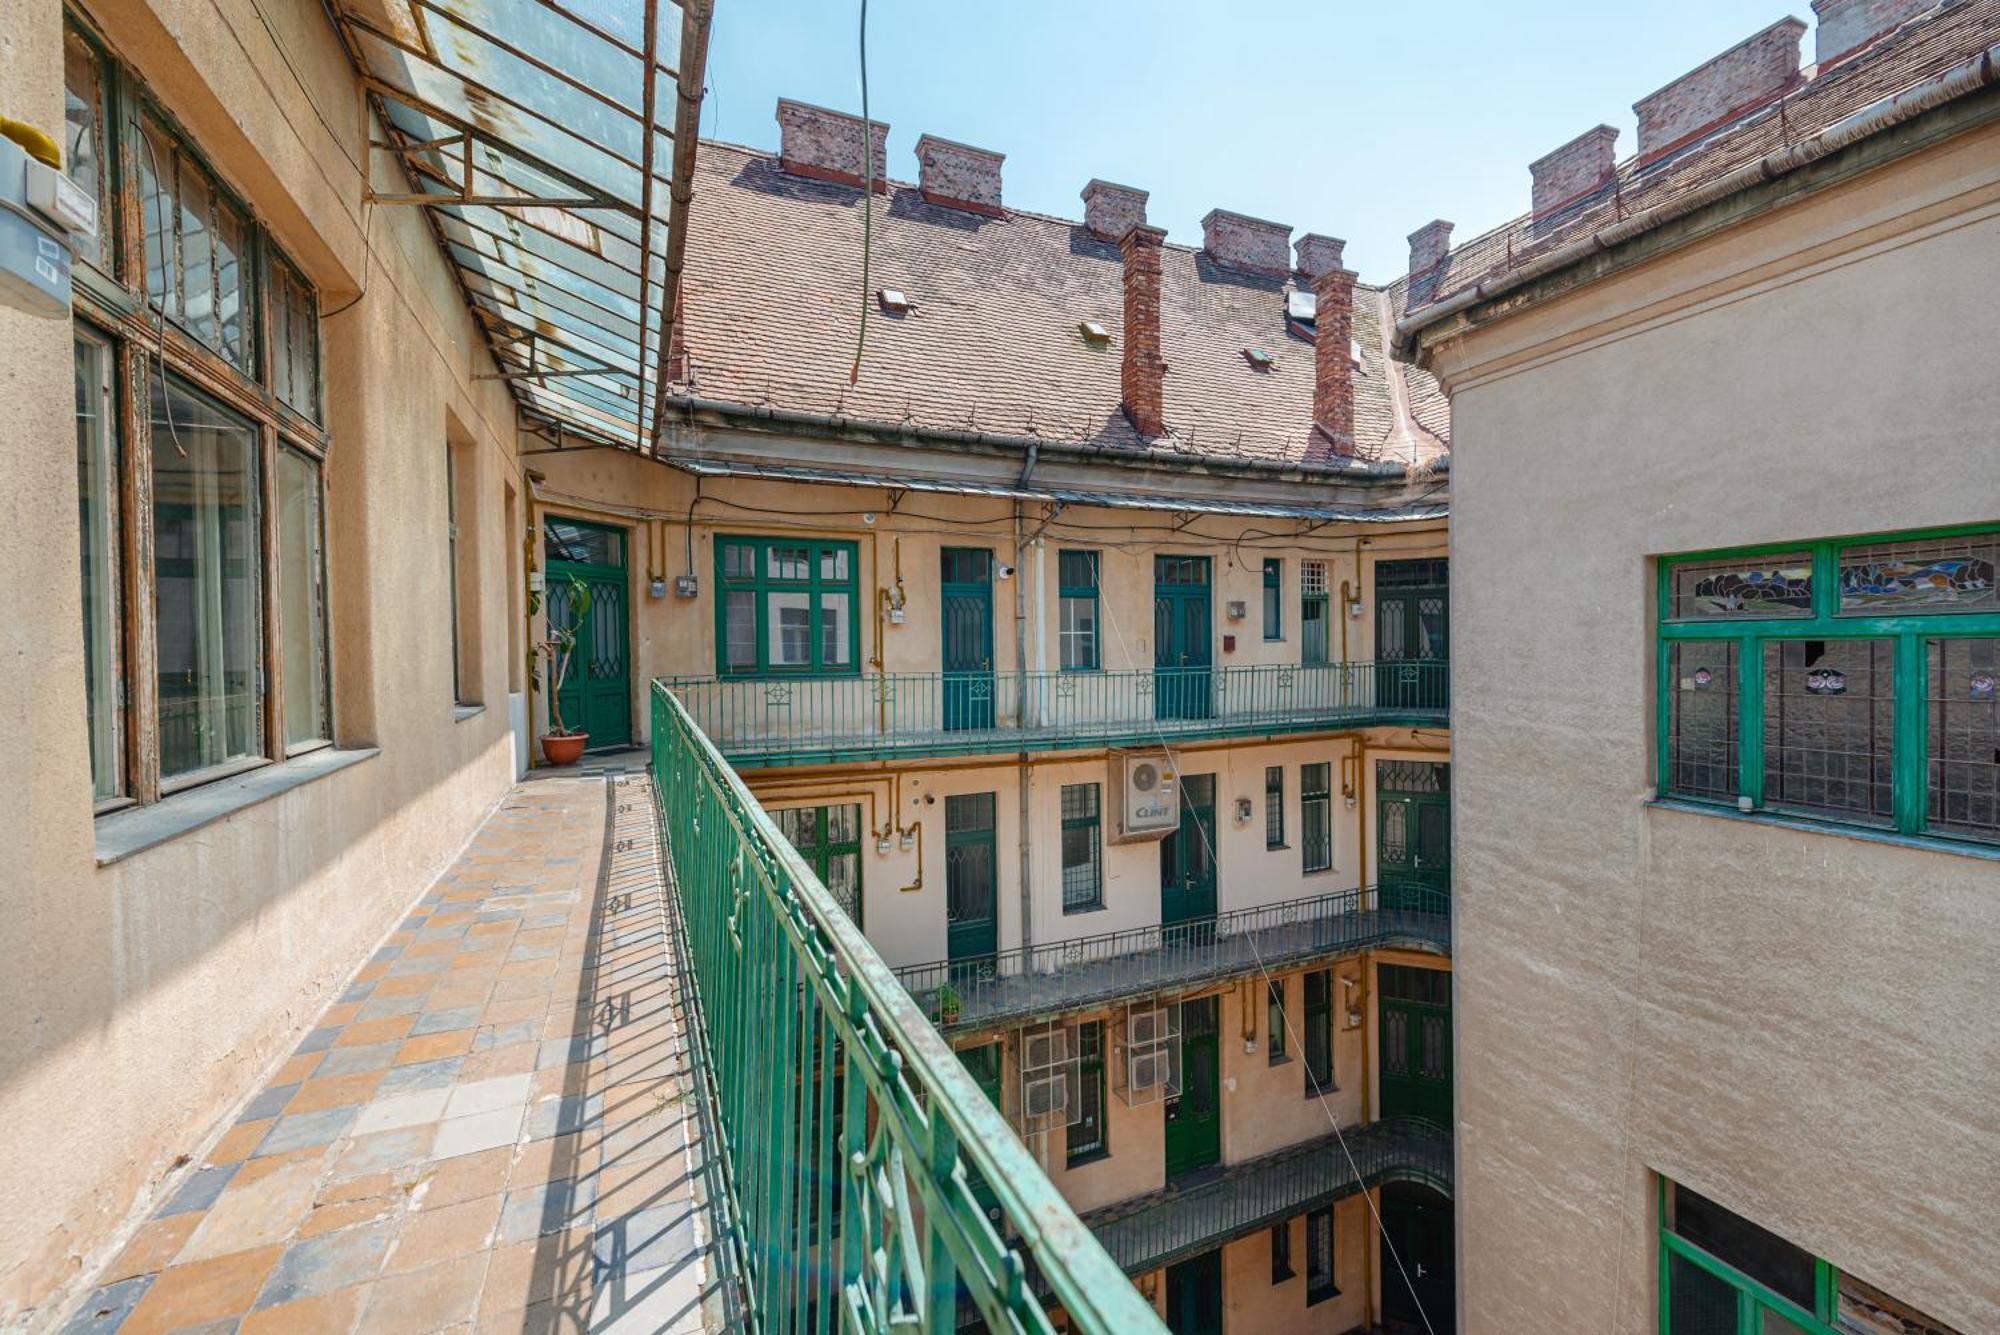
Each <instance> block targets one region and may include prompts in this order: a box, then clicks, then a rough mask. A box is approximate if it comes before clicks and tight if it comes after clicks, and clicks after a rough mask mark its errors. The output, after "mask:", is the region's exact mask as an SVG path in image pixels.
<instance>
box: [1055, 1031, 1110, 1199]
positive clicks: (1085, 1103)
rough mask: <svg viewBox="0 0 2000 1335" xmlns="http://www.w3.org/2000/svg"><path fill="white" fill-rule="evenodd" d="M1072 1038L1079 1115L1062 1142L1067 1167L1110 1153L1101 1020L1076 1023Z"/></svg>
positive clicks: (1093, 1160) (1077, 1165) (1085, 1162)
mask: <svg viewBox="0 0 2000 1335" xmlns="http://www.w3.org/2000/svg"><path fill="white" fill-rule="evenodd" d="M1074 1038H1075V1043H1076V1095H1077V1105H1076V1106H1077V1114H1078V1115H1077V1120H1076V1121H1074V1122H1072V1123H1071V1124H1070V1127H1069V1132H1068V1135H1067V1137H1066V1140H1065V1144H1064V1153H1063V1166H1064V1167H1066V1168H1076V1167H1079V1166H1081V1165H1083V1164H1087V1163H1092V1162H1095V1161H1096V1160H1098V1159H1102V1158H1104V1157H1105V1156H1106V1155H1108V1154H1110V1153H1111V1143H1110V1140H1109V1139H1108V1137H1107V1136H1106V1133H1105V1126H1104V1112H1105V1101H1104V1022H1103V1021H1102V1020H1092V1021H1090V1022H1088V1023H1087V1024H1080V1025H1077V1026H1076V1029H1075V1034H1074Z"/></svg>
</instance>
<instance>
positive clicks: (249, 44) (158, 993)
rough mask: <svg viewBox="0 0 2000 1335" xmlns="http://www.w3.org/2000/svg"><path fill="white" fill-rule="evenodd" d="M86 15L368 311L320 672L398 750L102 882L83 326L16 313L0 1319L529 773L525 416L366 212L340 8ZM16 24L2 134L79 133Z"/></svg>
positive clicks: (388, 233) (303, 249)
mask: <svg viewBox="0 0 2000 1335" xmlns="http://www.w3.org/2000/svg"><path fill="white" fill-rule="evenodd" d="M260 9H261V11H262V15H263V18H264V19H267V20H268V21H269V22H270V24H271V27H272V29H273V30H275V36H274V32H273V31H272V30H267V28H266V27H265V23H264V22H263V21H260V17H259V10H260ZM89 11H90V13H91V15H92V17H93V18H94V19H95V20H97V21H98V22H99V23H100V24H101V26H102V27H103V29H104V31H105V34H106V36H107V37H108V38H109V40H110V42H111V43H112V45H113V46H114V47H115V48H116V49H117V51H118V53H119V54H120V55H121V56H123V57H124V58H125V59H127V60H128V61H129V62H131V63H132V64H133V65H135V66H136V67H137V68H138V70H139V71H140V73H141V75H142V76H143V77H144V78H145V79H146V81H147V82H148V83H149V85H150V86H151V88H152V90H153V91H154V93H155V94H156V95H157V96H158V97H159V98H160V99H161V101H162V102H163V103H164V105H165V106H166V107H167V108H168V109H169V110H170V111H171V113H172V114H173V115H174V116H176V117H177V118H178V119H179V120H180V121H181V122H182V123H183V124H184V125H185V126H186V127H187V128H188V130H189V131H190V133H191V134H192V135H193V136H194V137H195V139H196V141H197V142H198V143H199V144H200V146H201V148H202V149H203V151H204V152H205V153H206V154H207V155H208V156H209V157H210V159H211V160H212V161H213V163H214V164H215V166H216V167H217V169H218V170H219V171H220V173H221V174H222V175H223V176H224V177H225V178H226V179H227V180H228V182H229V183H230V184H231V186H232V187H234V188H235V189H236V190H237V191H238V192H239V193H240V194H241V195H242V196H243V197H244V198H245V199H246V200H247V201H248V202H249V204H250V205H251V207H252V208H253V210H254V211H255V212H256V213H257V214H258V216H259V218H260V220H261V221H262V222H264V223H265V225H267V226H269V227H270V228H271V229H272V230H273V231H274V232H275V233H276V234H277V235H278V237H279V238H280V240H281V242H282V243H283V245H284V246H285V248H286V249H287V250H288V252H289V253H290V254H291V256H292V257H293V258H294V259H295V260H297V261H298V262H299V263H300V264H301V265H302V266H303V267H304V269H305V271H306V273H307V274H308V276H309V277H310V278H311V279H312V280H313V281H314V282H315V283H316V284H317V285H318V286H319V287H320V290H321V303H322V309H323V310H325V311H328V312H333V311H336V310H338V309H339V308H340V307H342V306H343V305H345V304H346V303H348V302H350V301H353V302H354V304H352V305H351V306H347V308H346V309H345V310H344V311H341V312H340V313H338V314H331V315H330V316H329V318H327V319H326V320H325V321H324V323H323V326H322V337H323V339H324V343H325V370H326V377H327V379H326V394H325V400H326V402H327V405H328V414H329V416H328V427H329V431H330V435H331V445H330V448H329V454H328V462H327V468H326V516H327V528H328V533H327V544H328V549H327V564H328V576H327V580H328V598H329V607H330V614H331V620H332V631H331V641H332V651H331V658H332V678H333V690H334V697H335V719H336V732H337V737H338V741H339V743H340V744H341V745H343V746H356V747H358V746H367V745H379V746H381V747H382V754H381V755H379V756H377V757H376V758H374V759H372V760H368V761H365V762H363V763H361V764H359V765H357V766H355V767H353V768H350V769H346V770H343V771H341V772H339V773H336V774H333V775H331V776H328V777H325V778H322V779H319V780H317V781H315V782H312V783H309V784H307V785H305V786H304V787H300V788H297V789H294V790H292V791H291V792H289V793H286V794H284V795H282V796H279V797H276V798H273V799H271V800H268V801H265V802H263V803H261V804H259V805H256V806H252V807H249V808H247V809H244V810H241V811H239V812H237V813H235V814H233V815H231V816H229V817H227V818H225V819H223V820H221V821H219V822H217V823H215V824H211V825H208V826H206V827H204V828H202V829H199V830H197V831H194V832H192V833H190V834H187V835H184V836H181V837H179V838H176V839H173V840H170V841H168V842H166V843H164V844H161V845H158V846H155V847H153V848H150V849H148V850H146V851H143V852H140V853H137V854H135V855H133V856H131V857H129V858H127V859H125V860H122V861H118V862H115V863H112V864H111V865H109V866H106V867H103V868H99V867H98V865H97V863H96V859H95V856H94V841H93V822H92V817H91V802H90V782H89V762H88V753H87V724H86V719H85V709H84V671H83V637H82V626H81V610H80V606H81V605H80V599H79V593H78V586H79V576H78V537H77V528H76V524H77V521H76V514H77V482H76V469H75V462H74V460H75V455H74V451H73V440H74V427H73V424H72V421H71V411H72V404H73V391H72V386H71V371H70V354H69V328H68V324H67V322H64V321H46V320H44V321H37V320H30V319H27V318H26V317H24V316H21V315H19V314H17V313H14V312H12V311H10V310H4V309H0V345H4V346H5V347H6V349H7V354H6V355H5V356H4V357H0V386H4V389H5V392H4V393H0V473H4V475H5V476H6V478H7V479H8V483H7V486H6V487H5V488H4V489H0V494H3V495H4V500H0V505H4V507H5V516H6V522H5V523H4V524H0V570H5V571H7V572H8V574H7V576H6V577H5V578H4V579H0V625H5V626H7V627H9V628H10V629H9V630H8V631H7V632H6V633H7V636H8V641H7V643H8V652H7V653H5V654H4V655H0V728H4V730H5V735H6V736H7V737H8V738H9V739H10V742H11V744H10V745H9V746H8V747H7V748H5V750H4V752H0V825H4V826H5V828H6V829H7V830H8V832H9V836H10V837H9V841H8V848H7V857H6V864H7V870H6V871H5V872H4V873H0V940H4V941H6V942H7V943H8V952H9V953H8V962H7V967H6V968H5V969H4V970H0V1324H6V1323H7V1322H8V1321H9V1320H12V1319H19V1318H23V1317H26V1316H28V1315H29V1314H31V1313H33V1312H36V1311H40V1312H43V1313H44V1314H46V1313H47V1311H48V1310H49V1308H50V1306H51V1305H52V1303H53V1302H54V1301H55V1300H56V1298H57V1296H58V1295H59V1293H60V1291H61V1289H62V1286H64V1285H65V1284H68V1283H70V1282H72V1281H74V1280H76V1279H77V1278H78V1277H79V1276H80V1275H82V1274H84V1273H86V1272H87V1271H88V1270H89V1268H90V1266H91V1262H92V1258H93V1254H94V1253H98V1252H101V1251H102V1250H103V1249H104V1248H106V1247H107V1246H108V1245H109V1244H110V1242H111V1241H112V1239H113V1237H114V1236H115V1234H116V1232H117V1230H118V1228H119V1226H120V1224H121V1221H124V1220H126V1219H127V1218H128V1217H130V1215H131V1213H132V1212H133V1211H134V1210H135V1209H138V1210H143V1209H144V1208H146V1202H147V1200H148V1197H149V1194H150V1193H152V1192H154V1191H155V1190H157V1189H159V1188H161V1187H162V1186H163V1185H170V1178H169V1171H170V1168H171V1166H172V1165H173V1164H174V1163H175V1162H176V1161H177V1160H179V1159H184V1158H185V1157H187V1156H191V1155H195V1154H196V1153H197V1152H198V1151H199V1149H200V1148H201V1142H202V1139H203V1137H204V1136H205V1134H206V1133H207V1132H208V1130H209V1129H210V1128H211V1127H212V1126H213V1125H214V1124H215V1122H216V1119H217V1118H218V1117H220V1116H221V1115H223V1114H224V1113H226V1112H227V1111H228V1110H229V1108H230V1106H231V1104H232V1101H233V1100H235V1099H236V1098H237V1097H238V1096H239V1095H240V1094H241V1093H242V1092H243V1091H245V1090H247V1089H251V1088H254V1087H255V1085H256V1083H257V1080H256V1077H257V1075H258V1073H259V1072H261V1071H262V1070H263V1069H264V1068H265V1067H267V1066H268V1065H269V1064H271V1063H272V1062H273V1061H274V1060H276V1059H277V1058H279V1057H280V1056H282V1055H283V1054H285V1053H287V1052H289V1051H290V1049H291V1047H292V1046H293V1044H294V1043H295V1041H296V1039H297V1037H298V1035H299V1034H300V1032H301V1031H302V1030H303V1028H304V1027H305V1026H306V1025H308V1024H309V1023H310V1022H311V1020H312V1018H313V1017H314V1016H316V1015H317V1014H318V1013H319V1011H320V1009H321V1008H322V1007H323V1006H324V1004H325V1003H326V1002H327V1000H328V999H329V997H330V996H331V995H332V994H333V993H334V992H336V991H337V990H338V989H339V988H340V986H341V985H342V983H343V980H344V979H345V977H346V976H347V975H348V974H349V973H350V972H351V970H352V969H353V968H354V967H356V966H357V965H358V964H359V963H360V962H361V960H362V959H363V958H364V957H365V955H366V954H367V952H368V951H369V950H370V949H371V948H372V947H373V945H374V943H375V942H376V941H377V940H378V939H379V938H380V936H381V934H382V933H384V932H385V931H386V930H387V929H388V928H389V927H390V926H391V925H392V923H393V921H394V920H395V919H396V918H397V917H398V916H399V915H400V912H401V910H402V909H403V908H404V906H405V905H406V904H407V903H408V902H409V900H410V899H412V898H413V897H414V896H415V895H416V894H417V893H419V892H420V890H421V889H422V887H423V886H424V885H425V884H426V882H427V881H428V880H429V878H430V877H431V876H432V875H433V874H434V873H435V872H436V871H437V870H438V869H439V868H440V867H441V866H442V865H443V864H444V863H445V862H446V861H447V860H448V859H449V857H450V856H451V855H452V854H453V853H454V852H455V851H456V850H457V848H458V847H459V846H460V845H461V843H462V842H463V840H464V839H465V837H466V836H467V835H468V834H469V833H470V830H471V828H472V826H473V824H474V822H475V821H476V820H477V819H478V818H479V817H480V816H481V815H482V814H483V813H484V812H485V811H486V810H488V809H489V808H490V807H491V805H492V804H493V802H494V801H495V800H496V799H497V798H498V797H499V795H500V794H501V793H502V792H503V791H504V790H505V787H506V785H507V782H508V780H509V778H510V776H511V773H512V759H511V755H510V749H511V748H510V741H509V737H508V734H507V731H506V718H507V710H506V702H507V690H508V683H509V668H508V661H507V660H508V658H509V657H510V654H509V626H508V621H509V618H510V613H509V610H508V603H507V601H506V599H507V598H508V591H509V589H510V587H512V588H515V589H517V588H518V581H516V582H515V583H514V584H513V585H512V586H510V582H509V575H510V572H509V565H510V563H511V562H512V561H513V560H514V559H515V556H516V554H517V551H518V549H517V548H515V547H514V546H513V543H512V541H511V535H510V534H509V533H508V531H507V530H508V528H509V525H508V523H507V521H506V520H505V519H504V518H503V517H502V507H503V504H504V497H505V495H506V490H507V488H509V487H510V486H511V487H512V488H514V490H515V491H516V493H517V494H518V493H519V492H520V490H521V482H520V479H519V475H518V467H517V464H516V460H515V442H514V432H513V410H512V405H511V403H510V401H509V400H508V397H507V396H506V394H505V392H504V391H503V390H501V389H500V388H499V387H498V386H497V385H495V384H491V383H489V384H483V385H475V384H473V383H472V382H471V381H470V379H469V377H470V375H471V374H472V373H473V372H475V371H477V370H480V369H488V367H489V364H488V363H487V361H486V358H485V354H484V352H483V349H482V346H481V343H480V340H479V336H478V334H477V331H476V330H475V329H474V327H473V326H472V324H471V321H470V319H469V318H468V316H467V313H466V311H465V309H464V305H463V302H462V300H461V299H460V297H459V296H458V294H457V292H456V289H455V288H454V287H453V285H452V283H451V280H450V278H449V275H448V273H447V271H446V270H445V269H444V267H443V265H442V263H441V261H440V259H439V257H438V255H437V251H436V245H435V242H434V241H433V239H432V237H431V236H430V234H429V232H428V230H427V228H426V227H425V225H424V223H423V220H422V219H421V217H419V216H418V215H417V214H415V213H414V212H413V211H401V210H395V209H388V208H371V209H366V210H364V208H363V206H362V202H361V184H360V180H359V178H358V175H357V173H356V170H355V168H354V166H353V164H352V163H351V161H350V160H349V158H348V156H347V155H348V154H350V153H358V152H359V151H360V150H359V144H360V142H361V137H362V136H361V131H360V126H359V125H358V124H357V123H356V105H357V104H356V100H355V96H354V87H353V82H352V76H351V72H350V69H349V66H348V64H347V60H346V57H345V55H344V53H343V52H342V50H341V48H340V46H339V44H338V42H337V40H336V38H335V36H334V34H333V32H332V30H331V28H330V27H329V26H328V24H327V22H326V20H325V17H324V15H322V14H321V13H320V11H319V10H318V9H317V8H316V7H313V6H303V5H301V6H270V5H263V6H253V5H252V4H250V3H249V2H248V0H212V2H211V0H204V2H203V3H169V2H168V0H161V3H159V4H158V5H156V6H148V5H146V4H142V3H138V0H119V2H116V3H113V2H112V0H106V2H105V3H102V4H96V5H91V6H89ZM9 14H10V22H9V24H8V31H7V35H6V39H5V40H4V41H0V89H4V90H5V91H4V94H0V112H4V114H6V115H9V116H15V117H19V118H23V119H26V120H29V121H32V122H35V123H37V124H41V125H44V126H59V125H60V123H61V119H62V44H61V43H62V19H61V10H60V6H58V5H57V4H55V3H54V2H53V0H35V3H30V4H25V5H15V6H12V7H11V8H10V10H9ZM276 41H282V42H283V44H284V57H283V58H281V57H280V54H279V51H278V49H277V48H276V46H275V44H274V43H275V42H276ZM329 127H331V128H329ZM356 298H358V300H356ZM448 414H449V415H450V416H451V417H452V418H454V419H455V420H456V421H457V423H458V424H459V434H460V435H461V437H462V438H463V439H464V440H465V441H466V442H467V446H468V448H467V453H466V462H467V463H468V464H469V465H470V468H471V476H470V477H469V478H468V479H467V488H468V495H469V496H470V497H472V498H473V499H474V500H475V502H476V505H477V508H478V517H477V525H476V527H477V534H478V536H477V538H476V539H475V540H474V550H473V551H472V552H471V553H469V554H468V558H467V573H468V574H469V575H471V576H472V578H471V580H470V581H469V582H470V583H471V584H472V586H473V587H472V588H470V589H467V590H466V591H465V596H466V597H468V598H469V599H473V600H476V601H477V602H478V604H479V612H478V614H477V616H476V618H471V620H474V621H476V625H474V626H469V627H468V629H469V630H470V631H473V632H475V633H476V635H477V637H478V643H477V645H476V650H477V652H476V658H477V662H478V664H479V669H480V673H481V676H482V680H481V681H480V682H479V683H478V687H479V693H480V695H481V698H483V700H484V701H485V702H486V704H487V706H488V707H487V709H486V710H485V711H484V712H483V713H480V714H477V715H474V716H472V717H470V718H468V719H465V720H464V721H462V722H454V718H453V710H452V682H451V649H450V637H449V634H448V631H447V627H448V625H449V616H450V612H449V593H448V573H447V570H446V564H445V562H446V556H445V551H446V549H445V543H444V516H445V498H444V490H443V488H444V441H445V438H446V431H447V415H448ZM129 593H130V591H129V590H128V596H129ZM516 605H518V604H516ZM168 800H169V801H170V802H171V801H172V800H173V799H171V798H170V799H168ZM112 819H115V817H114V818H112Z"/></svg>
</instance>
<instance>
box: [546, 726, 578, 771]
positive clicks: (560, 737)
mask: <svg viewBox="0 0 2000 1335" xmlns="http://www.w3.org/2000/svg"><path fill="white" fill-rule="evenodd" d="M589 744H590V734H589V733H587V732H571V733H563V734H556V733H543V734H542V759H544V760H546V761H548V762H549V763H550V764H551V765H574V764H575V763H576V762H577V761H579V760H581V759H582V758H583V748H584V747H586V746H588V745H589Z"/></svg>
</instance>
